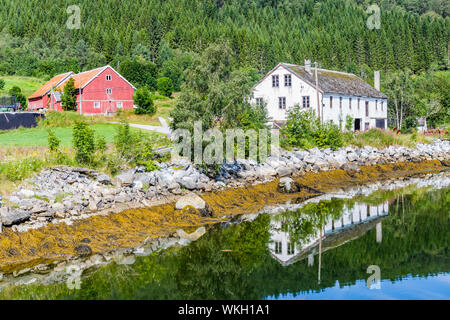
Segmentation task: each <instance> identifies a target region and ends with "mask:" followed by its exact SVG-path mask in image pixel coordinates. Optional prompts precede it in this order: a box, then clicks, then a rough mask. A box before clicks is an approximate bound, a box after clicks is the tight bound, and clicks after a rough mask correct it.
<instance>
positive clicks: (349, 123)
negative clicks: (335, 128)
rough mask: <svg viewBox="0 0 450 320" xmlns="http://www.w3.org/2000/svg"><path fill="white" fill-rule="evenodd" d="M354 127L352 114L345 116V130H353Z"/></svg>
mask: <svg viewBox="0 0 450 320" xmlns="http://www.w3.org/2000/svg"><path fill="white" fill-rule="evenodd" d="M352 129H353V117H352V116H350V115H347V117H346V118H345V130H347V131H352Z"/></svg>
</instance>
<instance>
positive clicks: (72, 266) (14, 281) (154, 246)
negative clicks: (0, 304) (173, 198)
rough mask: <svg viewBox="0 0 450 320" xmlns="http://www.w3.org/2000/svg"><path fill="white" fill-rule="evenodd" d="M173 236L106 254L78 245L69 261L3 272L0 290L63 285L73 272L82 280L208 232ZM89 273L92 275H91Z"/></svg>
mask: <svg viewBox="0 0 450 320" xmlns="http://www.w3.org/2000/svg"><path fill="white" fill-rule="evenodd" d="M178 233H179V234H180V235H179V236H178V235H176V236H174V237H164V238H157V239H149V240H146V241H144V243H143V244H142V245H141V246H139V247H137V248H130V249H118V250H114V251H111V252H107V253H101V254H95V255H92V249H91V248H90V247H89V246H87V245H84V244H83V245H79V246H77V247H76V248H75V250H76V251H77V253H78V254H79V256H78V258H76V259H74V258H68V259H67V260H66V261H54V262H52V263H44V264H39V265H36V266H35V267H33V268H25V269H22V270H17V271H15V272H14V273H13V274H5V275H3V274H1V273H0V290H1V289H2V288H3V287H5V286H10V285H28V284H32V283H34V284H44V285H49V284H52V283H64V282H66V281H67V279H69V278H70V277H71V275H72V273H70V271H71V270H72V271H73V270H75V271H76V274H77V275H79V276H80V277H81V276H83V274H86V273H88V271H91V270H96V269H97V268H99V267H101V266H104V265H107V264H109V263H116V264H118V265H132V264H134V263H135V262H136V257H145V256H148V255H150V254H152V253H154V252H157V251H160V250H166V249H168V248H170V247H180V246H185V245H188V244H189V243H191V242H192V241H195V240H197V239H199V238H200V237H201V236H202V235H204V234H205V233H206V229H205V227H200V228H198V229H197V230H196V231H195V232H193V233H191V234H187V233H186V232H184V231H182V230H179V231H177V234H178ZM87 240H89V239H83V240H82V241H81V242H82V243H88V241H87ZM89 273H90V272H89Z"/></svg>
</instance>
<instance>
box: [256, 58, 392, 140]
mask: <svg viewBox="0 0 450 320" xmlns="http://www.w3.org/2000/svg"><path fill="white" fill-rule="evenodd" d="M316 72H317V77H316ZM316 82H317V83H318V86H317V90H316ZM387 100H388V97H387V96H386V95H384V94H383V93H381V92H380V78H379V72H375V87H372V86H371V85H369V84H368V83H367V82H365V81H364V80H363V79H361V78H360V77H358V76H356V75H354V74H351V73H344V72H339V71H333V70H326V69H320V68H319V69H317V70H316V69H315V68H313V67H312V66H311V62H310V61H309V60H305V65H304V66H299V65H294V64H288V63H280V64H278V65H277V66H276V67H275V68H274V69H272V70H271V71H270V72H269V73H268V74H267V75H266V76H265V77H264V78H262V79H261V80H260V81H259V82H258V83H257V84H255V86H254V87H253V100H252V102H253V103H254V104H258V105H262V104H265V105H266V107H267V111H268V115H269V117H270V118H271V122H272V124H273V125H274V127H277V126H280V125H282V124H283V123H285V122H286V120H287V111H288V110H289V108H292V107H293V106H295V105H299V106H300V108H302V109H304V110H307V109H312V110H314V111H315V113H316V115H318V116H319V117H320V119H321V120H322V122H328V121H332V122H333V123H334V124H336V125H338V126H340V128H341V129H342V130H344V128H345V124H346V120H347V116H350V117H351V118H352V119H353V121H352V123H353V125H352V130H353V131H362V130H368V129H371V128H380V129H386V128H387Z"/></svg>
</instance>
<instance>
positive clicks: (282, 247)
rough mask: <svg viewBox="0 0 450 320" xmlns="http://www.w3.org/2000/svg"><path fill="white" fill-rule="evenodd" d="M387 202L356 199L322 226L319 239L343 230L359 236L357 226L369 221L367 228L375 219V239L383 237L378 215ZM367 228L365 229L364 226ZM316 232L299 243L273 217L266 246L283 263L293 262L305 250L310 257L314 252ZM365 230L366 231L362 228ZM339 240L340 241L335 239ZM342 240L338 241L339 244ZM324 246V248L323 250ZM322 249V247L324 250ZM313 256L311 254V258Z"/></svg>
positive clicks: (380, 214)
mask: <svg viewBox="0 0 450 320" xmlns="http://www.w3.org/2000/svg"><path fill="white" fill-rule="evenodd" d="M388 211H389V204H388V202H385V203H383V204H380V205H378V206H372V205H368V204H365V203H355V204H354V206H353V207H352V208H348V207H344V212H343V214H342V215H341V217H340V218H339V219H337V220H332V219H329V221H327V223H326V224H325V226H324V229H323V237H322V241H325V239H327V238H331V237H332V236H334V235H339V234H341V235H342V234H344V233H345V232H348V233H349V234H346V237H347V238H351V239H353V238H354V237H352V234H354V235H357V236H359V232H358V231H361V228H360V226H363V225H369V224H370V225H369V229H370V228H371V227H373V224H372V223H373V222H375V220H377V221H379V222H378V223H376V228H377V232H376V241H377V242H381V240H382V229H381V219H382V218H383V217H385V216H387V215H388V214H389V212H388ZM367 230H368V229H367ZM316 231H317V232H316V234H315V235H313V236H312V237H310V239H307V241H306V242H305V243H302V245H301V247H299V246H298V245H296V244H294V243H292V242H291V241H290V236H289V232H288V231H287V228H285V227H284V225H283V222H282V221H279V220H277V219H272V222H271V231H270V233H271V241H270V242H269V249H270V252H271V254H272V256H273V257H274V258H275V259H276V260H278V261H279V262H280V263H281V264H283V265H288V264H290V263H292V262H296V261H298V260H302V259H303V258H305V257H306V256H307V255H308V253H310V256H309V260H311V258H312V256H311V254H312V255H313V254H314V253H315V248H316V247H317V246H318V244H319V240H320V232H319V230H316ZM364 232H365V231H364ZM337 242H338V243H339V241H337ZM340 244H342V243H339V244H338V245H340ZM326 249H327V248H325V250H326ZM325 250H324V251H325ZM311 251H312V252H311ZM312 259H313V258H312Z"/></svg>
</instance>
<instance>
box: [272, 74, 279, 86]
mask: <svg viewBox="0 0 450 320" xmlns="http://www.w3.org/2000/svg"><path fill="white" fill-rule="evenodd" d="M279 86H280V78H279V77H278V76H272V87H277V88H278V87H279Z"/></svg>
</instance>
